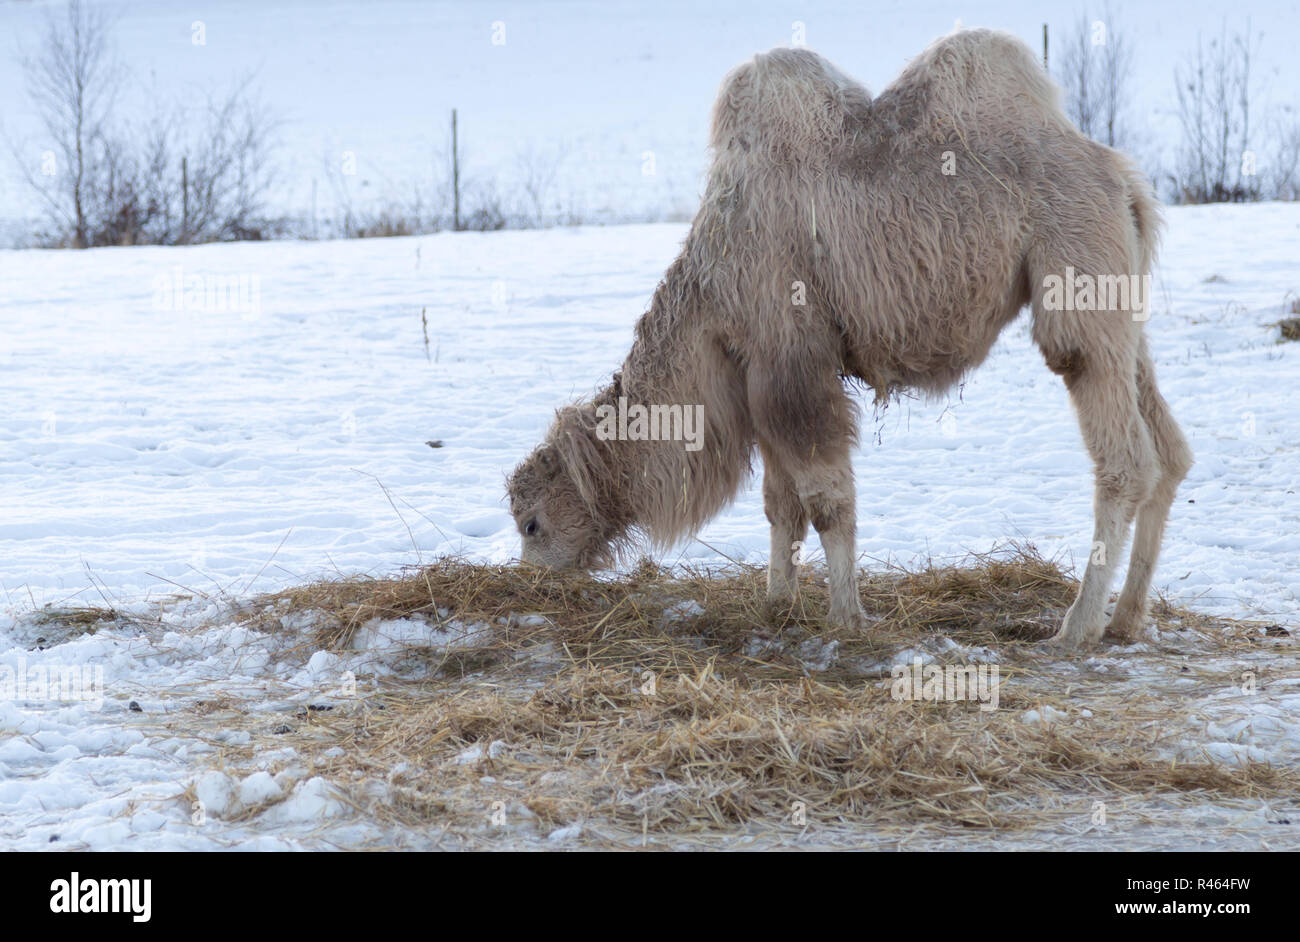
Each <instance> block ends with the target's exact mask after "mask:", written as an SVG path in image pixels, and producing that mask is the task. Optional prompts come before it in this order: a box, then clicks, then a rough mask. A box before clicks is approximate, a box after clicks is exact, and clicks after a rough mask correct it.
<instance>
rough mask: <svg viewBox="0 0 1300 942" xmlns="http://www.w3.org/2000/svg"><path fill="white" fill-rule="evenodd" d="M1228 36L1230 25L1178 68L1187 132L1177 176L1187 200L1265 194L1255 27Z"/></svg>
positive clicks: (1179, 98) (1183, 126) (1176, 80)
mask: <svg viewBox="0 0 1300 942" xmlns="http://www.w3.org/2000/svg"><path fill="white" fill-rule="evenodd" d="M1246 29H1247V31H1246V32H1245V33H1233V34H1232V35H1231V36H1229V35H1228V32H1227V27H1226V25H1225V26H1224V27H1223V28H1222V29H1221V30H1220V34H1219V37H1218V38H1217V39H1211V40H1210V41H1209V43H1208V44H1206V43H1204V42H1203V41H1202V40H1201V39H1200V38H1199V37H1198V38H1197V41H1196V52H1195V55H1193V56H1190V57H1189V58H1188V60H1187V61H1185V62H1183V63H1182V64H1180V65H1178V66H1176V67H1175V69H1174V83H1175V92H1176V95H1177V102H1178V122H1179V126H1180V128H1181V131H1182V140H1181V143H1180V151H1179V165H1178V170H1177V174H1176V176H1175V178H1174V182H1175V189H1176V190H1177V198H1178V199H1179V200H1181V201H1182V202H1190V203H1209V202H1227V201H1232V202H1241V201H1243V200H1254V199H1259V198H1260V195H1261V184H1260V180H1259V177H1258V175H1257V173H1256V165H1257V163H1258V161H1257V159H1256V155H1255V153H1254V151H1253V150H1252V149H1251V124H1250V122H1251V94H1252V92H1253V86H1252V79H1251V63H1252V59H1253V56H1254V51H1255V48H1256V41H1255V40H1253V39H1252V37H1251V35H1250V32H1249V29H1250V27H1249V24H1248V25H1247V27H1246Z"/></svg>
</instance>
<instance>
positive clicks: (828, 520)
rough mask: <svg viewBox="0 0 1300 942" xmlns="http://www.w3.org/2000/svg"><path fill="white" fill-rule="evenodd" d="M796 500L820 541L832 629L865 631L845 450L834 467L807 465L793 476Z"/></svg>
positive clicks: (849, 467)
mask: <svg viewBox="0 0 1300 942" xmlns="http://www.w3.org/2000/svg"><path fill="white" fill-rule="evenodd" d="M795 480H796V486H797V487H798V489H799V494H800V497H801V498H802V501H803V504H804V506H805V507H806V508H807V510H808V515H809V516H810V517H811V518H812V524H813V527H814V528H816V530H817V535H818V536H819V537H821V541H822V549H823V550H824V551H825V552H826V568H827V569H828V570H829V575H830V584H831V610H830V622H831V625H832V626H833V627H836V628H866V626H867V618H866V614H865V613H864V612H863V610H862V602H861V600H860V599H859V597H858V567H857V550H856V547H855V544H856V541H857V530H858V526H857V513H856V509H855V500H854V498H855V495H854V488H853V467H852V465H851V464H850V463H849V456H848V451H847V449H845V450H844V454H843V458H842V460H841V461H837V462H836V463H834V464H824V465H810V466H808V467H806V468H804V469H803V472H802V473H797V474H796V475H795Z"/></svg>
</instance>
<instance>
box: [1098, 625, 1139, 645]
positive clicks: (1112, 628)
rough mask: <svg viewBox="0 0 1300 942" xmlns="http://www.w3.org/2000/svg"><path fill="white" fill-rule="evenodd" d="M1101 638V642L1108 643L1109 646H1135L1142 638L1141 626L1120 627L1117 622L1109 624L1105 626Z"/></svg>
mask: <svg viewBox="0 0 1300 942" xmlns="http://www.w3.org/2000/svg"><path fill="white" fill-rule="evenodd" d="M1101 637H1102V640H1104V641H1109V642H1110V643H1111V644H1118V645H1124V646H1127V645H1130V644H1136V643H1137V642H1138V641H1140V640H1141V638H1142V625H1141V624H1129V625H1121V624H1118V623H1117V622H1111V623H1110V624H1109V625H1107V626H1106V631H1105V632H1104V633H1103V634H1102V636H1101Z"/></svg>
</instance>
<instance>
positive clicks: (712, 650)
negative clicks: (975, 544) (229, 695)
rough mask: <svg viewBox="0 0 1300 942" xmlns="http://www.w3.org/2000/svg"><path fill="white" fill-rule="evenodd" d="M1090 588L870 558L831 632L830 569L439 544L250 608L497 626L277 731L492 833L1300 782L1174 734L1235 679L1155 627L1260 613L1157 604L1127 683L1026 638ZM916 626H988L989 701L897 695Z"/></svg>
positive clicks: (387, 805)
mask: <svg viewBox="0 0 1300 942" xmlns="http://www.w3.org/2000/svg"><path fill="white" fill-rule="evenodd" d="M1075 589H1076V584H1075V583H1074V581H1073V580H1071V579H1070V578H1068V577H1067V576H1066V575H1065V574H1064V573H1063V572H1062V571H1061V569H1060V568H1059V567H1058V566H1057V565H1056V564H1055V563H1053V562H1050V561H1048V560H1045V559H1043V558H1042V557H1041V556H1040V555H1038V554H1037V553H1036V552H1034V551H1033V550H1032V548H1027V547H1012V548H1011V549H1010V551H1008V552H1002V553H996V554H992V555H989V556H985V557H978V558H975V559H973V560H969V561H967V562H966V563H965V564H963V565H930V566H927V567H925V568H924V569H921V570H919V571H913V572H907V571H903V570H891V571H886V572H876V573H864V574H863V579H862V593H861V594H862V601H863V605H864V608H865V609H866V611H867V612H868V613H869V615H870V616H871V617H872V619H873V624H872V625H871V627H870V628H869V630H867V631H865V632H847V631H840V632H832V631H828V630H827V629H826V628H825V626H824V624H823V623H822V622H821V620H820V619H821V616H822V615H823V614H824V613H825V611H826V607H827V598H826V589H825V587H824V585H823V584H822V581H821V580H820V579H818V578H817V577H815V576H808V577H807V578H805V580H804V583H803V585H802V587H801V597H800V600H799V601H798V602H797V603H795V604H794V605H785V606H773V605H770V604H769V603H768V602H767V600H766V597H765V587H764V575H763V573H761V572H760V571H757V570H750V569H740V570H737V569H731V570H728V571H725V572H704V571H701V572H690V573H686V574H684V575H680V576H673V575H670V574H668V573H666V572H664V571H662V570H660V569H658V568H657V567H655V566H654V565H652V564H650V563H649V562H644V563H643V564H642V565H641V566H640V567H638V568H637V569H636V570H635V571H634V572H633V573H631V574H630V575H628V576H627V577H625V578H622V579H620V580H617V581H601V580H596V579H591V578H589V577H586V576H579V575H572V574H564V575H557V574H551V573H546V572H542V571H538V570H531V569H525V568H518V567H491V566H475V565H471V564H469V563H465V562H461V561H456V560H445V561H441V562H439V563H436V564H435V565H433V566H430V567H427V568H424V569H420V570H415V571H412V572H410V573H407V574H406V575H404V576H402V577H401V578H397V579H391V580H363V581H350V582H344V581H340V582H325V583H318V584H315V585H311V586H303V587H299V588H295V589H291V590H288V591H285V592H281V593H277V594H276V595H273V596H269V597H266V598H264V599H262V600H260V601H259V602H258V603H257V604H256V605H255V606H253V607H252V608H251V609H250V610H249V611H247V612H246V613H245V615H244V617H245V618H246V619H247V620H248V622H249V623H250V624H253V625H255V626H257V627H259V628H260V629H262V630H265V631H272V632H282V631H284V630H285V629H284V628H283V625H284V623H285V622H286V621H287V620H288V621H292V616H293V615H295V614H301V613H303V612H310V613H312V615H313V618H314V621H313V623H312V624H313V627H312V629H311V631H312V632H313V633H312V636H311V637H310V638H309V640H308V643H307V645H306V649H309V650H315V649H317V648H322V647H323V648H328V649H334V650H344V649H346V648H347V646H348V644H349V643H350V640H351V639H352V638H353V637H354V636H355V635H356V632H357V631H358V629H359V628H361V627H362V626H363V625H365V624H366V623H367V622H368V621H369V620H371V619H375V618H383V619H390V618H417V619H427V620H428V621H429V623H430V629H431V630H434V629H436V628H437V626H439V625H442V626H445V625H447V624H449V623H451V622H452V621H453V620H454V621H455V622H457V623H467V622H469V623H482V624H484V625H486V626H490V631H487V632H485V633H483V637H484V638H485V639H486V640H485V641H483V643H477V644H474V645H473V646H471V647H469V648H466V649H460V650H455V651H445V650H429V649H419V648H412V649H410V650H409V652H407V653H408V654H409V657H410V658H412V659H415V660H416V661H418V662H421V663H422V664H423V665H424V667H425V668H426V669H425V670H424V671H423V672H422V673H421V674H420V676H419V679H418V680H416V681H408V682H405V683H403V682H399V681H395V680H391V679H390V680H388V681H385V682H384V684H382V685H381V688H380V691H379V693H377V694H375V695H372V696H370V697H363V698H360V699H358V700H355V701H352V702H350V703H347V704H341V705H340V708H338V709H334V710H331V711H328V712H325V711H322V712H314V713H311V714H310V715H308V714H307V713H306V712H304V713H303V714H301V715H300V717H301V718H302V720H303V721H302V722H301V723H299V724H298V725H296V726H294V727H293V728H292V729H291V731H289V732H288V733H285V731H284V730H283V729H280V730H277V731H276V733H277V736H276V745H292V746H293V747H294V748H295V750H297V754H298V755H299V756H301V757H304V758H305V759H306V760H307V761H308V762H309V764H310V774H312V775H321V776H324V777H326V778H327V779H329V780H330V781H333V782H335V783H336V784H337V785H339V787H340V788H341V789H342V790H343V792H344V794H345V795H346V796H347V797H348V800H349V801H350V802H351V803H352V804H353V805H354V806H355V807H357V808H359V809H363V810H364V811H365V813H366V814H367V815H368V816H370V817H372V818H378V819H380V820H391V821H392V822H393V823H400V824H402V825H404V826H426V825H430V824H433V825H439V826H441V827H443V828H444V829H447V828H452V829H454V830H456V831H457V832H458V833H464V834H471V833H476V832H478V833H482V832H487V831H489V830H490V828H491V827H496V826H500V821H499V820H496V819H494V818H493V817H492V816H493V815H494V814H495V815H501V816H503V817H507V818H510V819H512V820H515V821H523V822H526V823H530V826H533V827H543V826H544V827H548V828H549V827H558V826H565V825H569V824H573V823H580V824H582V825H583V826H584V827H585V828H587V829H588V830H589V831H595V832H597V833H607V834H610V835H621V836H622V838H623V839H625V838H626V837H627V835H629V834H632V835H634V834H638V833H639V834H641V835H649V834H657V835H665V836H673V837H675V838H678V839H682V838H683V836H689V835H690V834H693V833H705V832H717V831H718V830H719V829H733V830H734V829H736V828H738V827H754V826H762V827H765V828H768V829H771V830H774V831H777V832H790V833H796V834H797V833H798V832H799V831H800V829H801V828H805V827H808V826H811V825H812V824H818V825H820V826H835V827H844V826H850V825H851V826H853V827H857V828H862V827H867V828H870V829H873V833H875V832H880V831H881V830H882V829H886V830H887V829H893V828H899V829H905V828H911V827H915V826H918V825H921V824H940V825H942V826H949V827H956V828H964V829H968V828H982V829H1018V828H1023V827H1029V826H1034V825H1038V824H1042V822H1043V821H1044V820H1045V819H1046V818H1052V819H1055V820H1059V819H1060V818H1061V817H1062V816H1064V815H1067V814H1068V815H1070V816H1077V817H1078V818H1080V819H1082V820H1084V821H1085V822H1086V819H1087V815H1088V812H1089V810H1090V807H1091V803H1092V802H1093V801H1104V802H1108V803H1121V804H1122V803H1124V802H1127V801H1131V800H1149V799H1150V798H1152V797H1153V796H1160V797H1161V799H1162V800H1164V801H1178V800H1186V801H1189V802H1190V801H1204V800H1207V799H1214V800H1221V799H1258V798H1278V797H1285V798H1293V797H1294V795H1295V794H1296V793H1297V790H1300V774H1298V773H1297V770H1296V769H1294V768H1290V767H1270V766H1268V765H1264V764H1260V763H1247V764H1244V765H1240V766H1224V765H1217V764H1214V763H1212V762H1209V761H1206V762H1190V763H1184V762H1178V761H1173V760H1171V759H1170V758H1169V756H1170V755H1172V754H1175V752H1176V747H1177V745H1178V743H1179V742H1185V741H1186V737H1187V731H1188V728H1189V725H1188V724H1189V717H1188V715H1187V706H1188V704H1189V703H1190V702H1191V700H1192V699H1193V698H1194V696H1198V695H1204V694H1205V693H1206V692H1207V691H1214V690H1217V689H1220V688H1221V686H1222V685H1223V684H1225V683H1227V682H1229V681H1228V680H1227V679H1226V678H1225V676H1224V675H1223V672H1222V671H1221V670H1218V669H1214V670H1212V669H1209V668H1207V669H1205V670H1202V671H1195V670H1189V669H1188V668H1187V667H1186V666H1185V664H1186V662H1187V658H1186V657H1185V656H1182V657H1164V658H1161V657H1160V655H1161V654H1162V653H1164V651H1163V646H1165V645H1166V643H1167V644H1168V645H1169V646H1170V647H1169V651H1170V652H1173V651H1175V650H1177V651H1179V652H1181V654H1183V655H1185V654H1186V653H1187V652H1188V651H1189V650H1191V649H1190V648H1189V645H1200V646H1201V647H1202V648H1203V649H1206V648H1210V647H1212V648H1213V650H1214V652H1215V653H1217V654H1219V655H1223V654H1229V655H1231V653H1232V652H1233V651H1243V652H1248V651H1254V650H1256V649H1257V646H1258V645H1259V644H1261V643H1263V641H1261V639H1263V638H1264V636H1265V634H1266V632H1265V631H1264V628H1263V626H1262V625H1254V624H1253V623H1250V624H1248V623H1229V622H1225V621H1224V620H1222V619H1212V618H1209V617H1207V616H1203V615H1197V614H1196V613H1192V612H1188V611H1186V610H1182V609H1179V608H1176V607H1173V606H1170V605H1169V604H1167V603H1165V602H1161V603H1159V604H1156V605H1154V606H1153V609H1154V611H1153V615H1154V618H1155V621H1156V622H1157V626H1158V627H1159V628H1160V629H1162V632H1163V633H1162V634H1161V636H1160V641H1158V642H1155V643H1154V644H1155V647H1156V648H1157V651H1156V655H1155V658H1151V657H1150V655H1151V652H1150V651H1148V652H1147V653H1148V661H1151V660H1156V661H1158V662H1160V663H1163V665H1164V669H1165V670H1164V674H1162V675H1159V676H1153V677H1152V678H1151V680H1150V681H1149V682H1147V681H1143V682H1142V683H1141V684H1139V685H1137V687H1136V688H1135V686H1134V685H1131V684H1127V683H1125V682H1124V681H1125V679H1126V678H1125V674H1124V672H1123V671H1122V670H1119V671H1112V672H1109V673H1107V672H1104V669H1101V668H1098V669H1095V670H1094V669H1091V668H1089V667H1088V666H1087V664H1086V663H1085V659H1084V658H1078V659H1069V658H1063V659H1058V656H1053V655H1047V654H1045V653H1043V651H1042V650H1041V649H1040V648H1038V647H1037V646H1036V645H1034V644H1033V643H1032V642H1034V641H1036V640H1039V639H1042V638H1045V637H1047V636H1049V635H1051V634H1052V633H1054V632H1055V630H1056V629H1057V627H1058V626H1059V623H1060V619H1061V617H1062V616H1063V614H1064V611H1065V609H1066V607H1067V606H1068V605H1069V603H1070V602H1071V601H1072V600H1073V596H1074V592H1075ZM533 615H540V616H543V618H540V619H536V618H528V617H525V616H533ZM1227 628H1235V630H1225V629H1227ZM1166 638H1168V639H1170V640H1169V641H1168V642H1166V640H1165V639H1166ZM1267 641H1268V642H1269V643H1272V642H1273V639H1272V638H1271V637H1270V638H1268V639H1267ZM1277 643H1282V642H1281V641H1279V642H1277ZM1179 646H1181V647H1179ZM907 649H924V650H925V651H926V652H927V655H928V656H929V657H932V658H934V659H935V661H937V662H939V663H943V662H945V661H951V662H955V663H962V661H963V659H969V658H970V657H971V656H972V653H971V652H972V650H982V651H991V652H993V653H994V657H995V659H996V660H997V661H998V662H999V670H1000V674H1001V679H1002V686H1001V688H1000V703H999V706H998V709H996V710H991V711H985V710H981V709H980V708H979V704H977V703H975V702H971V701H956V702H927V701H914V700H897V699H895V698H894V696H893V695H892V693H891V681H890V666H891V663H892V662H891V660H890V658H891V657H895V656H900V655H901V654H902V653H905V652H906V651H907ZM827 651H830V652H832V654H831V656H825V655H826V652H827ZM810 652H811V653H810ZM1193 688H1194V689H1193ZM1029 711H1037V713H1036V714H1030V713H1029ZM1030 715H1037V716H1043V717H1049V718H1050V720H1043V721H1040V722H1030V721H1027V720H1026V717H1027V716H1030ZM258 722H260V723H261V724H263V725H265V722H266V720H265V716H264V715H263V716H262V718H261V719H260V720H259V721H258ZM259 735H260V733H259ZM335 747H342V749H341V751H340V750H339V749H336V748H335ZM327 753H329V754H328V755H327ZM377 785H378V786H379V787H378V788H377V787H376V786H377ZM602 829H603V830H602ZM611 839H612V838H611Z"/></svg>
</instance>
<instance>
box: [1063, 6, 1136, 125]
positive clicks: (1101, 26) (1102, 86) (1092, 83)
mask: <svg viewBox="0 0 1300 942" xmlns="http://www.w3.org/2000/svg"><path fill="white" fill-rule="evenodd" d="M1060 62H1061V65H1060V70H1059V73H1058V76H1057V78H1058V81H1059V82H1060V83H1061V86H1062V87H1063V88H1064V90H1065V107H1066V113H1067V114H1069V116H1070V118H1071V119H1072V120H1073V121H1074V123H1075V124H1076V125H1077V126H1078V128H1079V130H1080V131H1082V132H1083V133H1084V134H1086V135H1088V136H1089V137H1091V138H1092V139H1093V140H1095V141H1100V142H1101V143H1103V144H1105V145H1107V146H1108V147H1124V146H1127V145H1129V144H1130V143H1131V141H1130V140H1129V134H1128V127H1127V121H1126V116H1127V109H1126V106H1127V103H1128V85H1129V80H1130V78H1131V77H1132V72H1133V51H1132V49H1131V48H1130V47H1129V45H1128V42H1127V40H1126V39H1125V37H1124V34H1123V33H1122V32H1121V31H1120V30H1119V29H1118V24H1117V22H1116V18H1115V16H1114V14H1113V13H1112V12H1111V10H1110V7H1109V6H1107V7H1106V8H1105V10H1104V11H1103V13H1102V18H1101V19H1097V20H1094V19H1091V18H1090V17H1089V16H1088V14H1087V13H1083V14H1080V16H1079V18H1078V19H1077V20H1076V21H1075V24H1074V26H1073V28H1072V29H1070V30H1069V31H1068V32H1067V33H1066V36H1065V42H1064V48H1063V51H1062V54H1061V59H1060Z"/></svg>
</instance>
